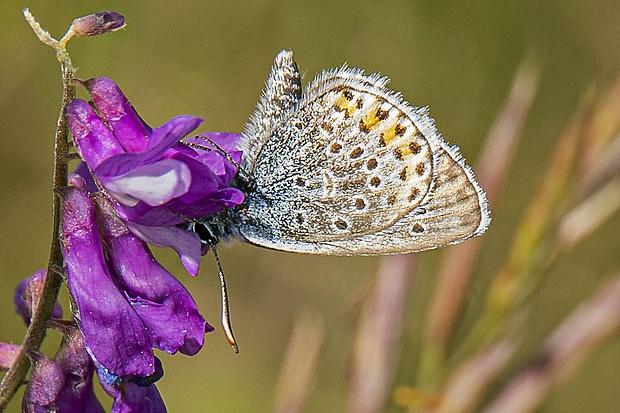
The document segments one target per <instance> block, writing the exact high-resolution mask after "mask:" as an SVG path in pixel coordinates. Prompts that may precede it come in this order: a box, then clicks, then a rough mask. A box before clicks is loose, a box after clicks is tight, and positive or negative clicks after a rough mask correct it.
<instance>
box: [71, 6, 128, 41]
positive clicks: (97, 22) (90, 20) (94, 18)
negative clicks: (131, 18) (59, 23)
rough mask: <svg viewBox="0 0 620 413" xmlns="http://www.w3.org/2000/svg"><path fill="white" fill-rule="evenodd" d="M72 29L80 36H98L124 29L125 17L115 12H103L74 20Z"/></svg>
mask: <svg viewBox="0 0 620 413" xmlns="http://www.w3.org/2000/svg"><path fill="white" fill-rule="evenodd" d="M72 27H73V30H74V31H75V34H77V35H78V36H96V35H98V34H103V33H109V32H114V31H116V30H120V29H122V28H123V27H125V17H123V15H121V14H119V13H116V12H113V11H102V12H99V13H95V14H89V15H88V16H84V17H80V18H78V19H75V20H73V24H72Z"/></svg>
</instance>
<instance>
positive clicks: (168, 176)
mask: <svg viewBox="0 0 620 413" xmlns="http://www.w3.org/2000/svg"><path fill="white" fill-rule="evenodd" d="M82 84H83V86H85V87H86V89H87V90H88V91H89V92H90V95H91V98H92V101H93V104H94V106H95V108H96V109H97V112H96V111H95V110H94V109H93V108H92V107H91V106H90V105H89V104H88V103H87V102H85V101H83V100H80V99H75V100H73V101H72V102H71V103H70V104H69V106H68V107H67V111H66V118H67V122H68V124H69V128H70V129H71V132H72V134H73V137H74V140H75V143H76V146H77V148H78V151H79V153H80V155H81V157H82V159H83V160H84V162H85V164H86V165H87V167H84V166H81V167H79V168H78V170H77V171H76V172H78V173H79V174H80V175H81V176H82V177H84V179H86V181H87V183H88V184H87V188H88V189H89V191H95V190H97V188H98V186H101V187H102V188H105V190H106V192H107V193H108V194H109V195H111V196H112V197H113V198H114V202H115V204H114V207H115V209H116V210H117V212H118V214H119V215H120V216H121V218H122V219H123V220H125V221H126V222H127V224H128V226H129V228H130V230H131V231H132V232H133V233H134V234H136V235H138V236H139V237H140V238H141V239H143V240H145V241H147V242H149V243H151V244H153V245H157V246H169V247H172V248H173V249H174V250H175V251H176V252H177V253H178V254H179V256H180V257H181V260H182V262H183V264H184V265H185V267H186V268H187V270H188V272H189V273H190V274H192V275H195V274H196V273H197V271H198V262H199V259H200V254H201V252H204V251H202V249H201V245H200V239H199V237H198V236H196V234H194V233H191V232H188V231H185V230H183V229H180V228H177V227H176V225H179V224H184V223H187V222H188V220H191V219H202V218H204V217H206V216H209V215H212V214H215V213H218V212H221V211H223V210H224V209H226V208H231V207H233V206H235V205H238V204H240V203H241V202H243V199H244V197H243V193H242V192H241V191H240V190H238V189H236V188H232V187H229V185H230V183H231V181H232V179H233V178H234V177H235V175H236V173H237V167H236V164H235V163H237V164H238V163H239V162H240V160H241V151H239V150H238V149H237V144H238V141H239V138H240V136H239V135H237V134H233V133H217V132H215V133H207V134H204V135H202V136H201V137H193V138H187V139H185V141H184V142H185V143H181V142H180V141H181V139H182V138H184V137H185V136H186V135H187V134H189V133H190V132H192V131H193V130H194V129H195V128H196V127H197V126H198V125H199V124H200V123H201V122H202V120H201V119H199V118H196V117H192V116H185V115H184V116H177V117H175V118H173V119H171V120H170V121H168V122H167V123H165V124H164V125H162V126H161V127H159V128H155V129H151V128H150V127H149V126H148V125H146V123H144V121H142V119H141V118H140V117H139V116H138V114H137V113H136V111H135V109H134V108H133V107H132V106H131V104H130V103H129V102H128V101H127V99H126V97H125V96H124V95H123V93H122V92H121V90H120V89H119V88H118V86H117V85H116V84H115V83H114V82H113V81H112V80H110V79H108V78H104V77H99V78H93V79H89V80H87V81H84V82H82ZM212 142H213V143H214V144H215V145H214V144H212ZM222 150H223V151H225V152H227V154H228V156H229V157H230V158H231V159H233V160H234V161H235V163H233V162H231V161H230V160H229V159H228V158H227V157H226V156H225V155H224V154H222V153H221V151H222ZM89 171H90V172H92V175H93V176H94V178H93V177H92V176H90V173H89Z"/></svg>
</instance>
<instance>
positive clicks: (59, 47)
mask: <svg viewBox="0 0 620 413" xmlns="http://www.w3.org/2000/svg"><path fill="white" fill-rule="evenodd" d="M24 17H25V18H26V20H27V21H28V23H29V24H30V26H31V27H32V30H34V32H35V34H36V35H37V37H39V40H41V41H42V42H43V43H44V44H46V45H48V46H50V47H52V48H53V49H54V50H56V58H57V59H58V61H59V62H60V67H61V72H62V86H63V92H62V103H61V108H60V114H59V116H58V122H57V124H56V133H55V136H54V174H53V187H54V188H60V187H63V186H66V185H67V171H68V168H67V163H68V159H69V157H68V153H69V143H68V128H67V123H66V121H65V118H64V112H65V108H66V107H67V105H68V104H69V102H70V101H71V100H72V99H73V98H75V87H74V86H73V84H72V80H73V78H74V77H75V68H74V67H73V65H72V63H71V59H70V58H69V54H68V53H67V49H66V43H67V41H68V40H69V39H70V38H71V37H73V29H72V28H70V29H69V31H68V32H67V34H65V36H63V38H62V39H61V41H58V40H56V39H54V38H53V37H51V36H50V34H49V33H48V32H47V31H45V30H43V28H41V26H40V25H39V23H38V22H37V21H36V20H35V19H34V17H33V16H32V14H31V13H30V11H29V10H28V9H24ZM52 197H53V204H52V205H53V206H52V213H53V216H54V224H53V225H54V227H53V232H52V245H51V250H50V257H49V262H48V267H47V275H46V277H45V284H44V286H43V291H42V293H41V297H40V299H39V301H38V302H37V304H36V307H35V308H34V309H33V315H32V319H31V322H30V326H29V327H28V331H27V332H26V335H25V337H24V341H23V343H22V349H21V352H20V353H19V355H18V356H17V358H16V359H15V362H14V363H13V366H12V367H11V369H10V370H9V371H8V372H7V373H6V375H5V376H4V377H3V379H2V382H1V383H0V412H1V411H3V410H4V409H5V408H6V406H7V404H8V403H9V401H10V400H11V398H12V397H13V395H14V394H15V392H16V391H17V389H18V388H19V386H20V385H21V384H22V383H23V382H24V378H25V377H26V373H27V372H28V369H29V368H30V362H29V360H28V358H27V357H26V353H27V352H28V351H32V350H38V349H39V347H40V346H41V343H42V342H43V339H44V337H45V331H46V322H47V320H49V319H50V317H51V315H52V311H53V309H54V304H55V303H56V299H57V297H58V292H59V290H60V286H61V284H62V270H60V269H62V268H63V258H62V251H61V245H60V206H61V201H62V200H61V198H60V196H59V194H57V193H56V191H54V192H53V195H52Z"/></svg>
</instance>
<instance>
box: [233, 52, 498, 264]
mask: <svg viewBox="0 0 620 413" xmlns="http://www.w3.org/2000/svg"><path fill="white" fill-rule="evenodd" d="M387 82H388V79H387V78H385V77H381V76H379V75H378V74H371V75H365V74H364V72H363V71H362V70H359V69H351V68H347V67H346V66H342V67H341V68H339V69H335V70H331V71H325V72H323V73H322V74H320V75H319V76H317V77H316V78H315V79H314V80H313V81H312V82H311V83H310V85H309V86H308V87H307V88H306V89H305V90H304V91H302V87H301V78H300V74H299V70H298V68H297V64H296V63H295V61H294V59H293V53H292V52H291V51H287V50H283V51H281V52H279V53H278V54H277V56H276V57H275V59H274V64H273V67H272V68H271V73H270V75H269V77H268V79H267V82H266V85H265V90H264V92H263V94H262V96H261V98H260V100H259V102H258V104H257V107H256V110H255V112H254V113H253V115H252V116H251V118H250V121H249V123H248V124H247V125H246V128H245V131H244V133H243V139H242V141H241V146H242V149H243V157H242V160H241V165H240V166H241V169H242V170H243V171H244V172H245V174H246V175H247V178H246V181H247V185H244V188H243V189H244V192H245V202H244V204H243V205H242V206H241V207H240V208H236V209H233V210H230V211H228V212H227V219H226V220H225V221H227V229H226V231H225V232H230V233H232V234H233V235H236V237H237V238H240V239H241V240H243V241H246V242H248V243H250V244H255V245H259V246H262V247H266V248H272V249H276V250H282V251H291V252H301V253H309V254H322V255H383V254H402V253H409V252H416V251H423V250H428V249H433V248H437V247H441V246H444V245H449V244H455V243H458V242H461V241H464V240H467V239H469V238H471V237H474V236H476V235H480V234H482V233H483V232H484V231H485V230H486V229H487V227H488V224H489V222H490V216H489V210H488V208H487V200H486V196H485V193H484V191H483V190H482V189H481V187H480V185H479V184H478V182H477V181H476V179H475V177H474V173H473V171H472V169H471V168H470V167H469V166H468V165H466V164H465V161H464V159H463V158H462V156H461V155H460V153H459V151H458V148H457V147H456V146H449V145H448V144H447V143H446V142H445V141H444V140H443V139H442V137H441V135H440V134H439V133H438V132H437V130H436V128H435V125H434V121H433V119H432V118H430V117H429V115H428V109H427V108H415V107H412V106H410V105H409V104H408V103H407V102H406V101H404V100H403V99H402V97H401V95H400V94H399V93H395V92H393V91H391V90H389V89H387V88H386V87H385V85H386V83H387Z"/></svg>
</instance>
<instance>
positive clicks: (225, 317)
mask: <svg viewBox="0 0 620 413" xmlns="http://www.w3.org/2000/svg"><path fill="white" fill-rule="evenodd" d="M210 247H211V250H212V251H213V256H214V257H215V262H217V269H218V272H219V274H220V286H221V289H222V290H221V294H222V328H223V329H224V334H225V335H226V338H227V339H228V342H229V343H230V345H231V346H232V348H233V350H234V352H235V353H239V346H238V345H237V340H235V336H234V334H233V331H232V325H231V324H230V311H229V309H228V293H227V292H226V279H225V278H224V271H222V264H220V258H219V257H218V256H217V250H216V249H215V245H213V244H211V245H210Z"/></svg>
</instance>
